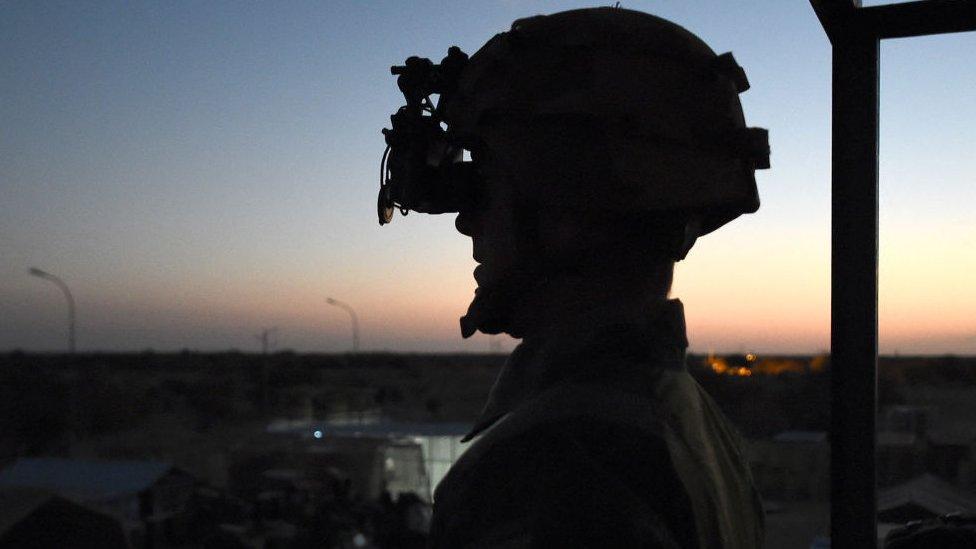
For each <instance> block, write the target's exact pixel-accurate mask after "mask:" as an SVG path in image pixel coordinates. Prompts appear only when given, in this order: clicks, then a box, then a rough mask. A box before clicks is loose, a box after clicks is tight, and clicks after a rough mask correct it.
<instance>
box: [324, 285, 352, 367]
mask: <svg viewBox="0 0 976 549" xmlns="http://www.w3.org/2000/svg"><path fill="white" fill-rule="evenodd" d="M325 301H326V303H328V304H329V305H335V306H336V307H339V308H340V309H345V311H346V312H347V313H349V318H350V320H352V352H354V353H355V352H358V351H359V319H357V318H356V311H354V310H352V307H350V306H349V305H347V304H345V303H343V302H341V301H339V300H337V299H332V298H331V297H329V298H326V300H325Z"/></svg>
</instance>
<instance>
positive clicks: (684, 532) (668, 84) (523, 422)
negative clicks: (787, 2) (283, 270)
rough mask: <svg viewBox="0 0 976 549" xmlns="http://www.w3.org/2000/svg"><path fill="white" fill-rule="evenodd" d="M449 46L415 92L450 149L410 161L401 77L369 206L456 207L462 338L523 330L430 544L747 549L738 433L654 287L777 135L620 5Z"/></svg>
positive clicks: (729, 89) (447, 490)
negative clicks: (435, 98)
mask: <svg viewBox="0 0 976 549" xmlns="http://www.w3.org/2000/svg"><path fill="white" fill-rule="evenodd" d="M461 56H463V54H461V53H460V52H459V50H458V51H454V50H453V49H452V51H451V53H450V54H449V56H448V58H446V59H445V60H444V61H443V62H442V64H441V65H440V66H439V67H438V66H433V67H432V69H431V70H435V72H434V73H433V74H436V75H437V76H436V77H431V78H430V80H429V81H430V82H433V84H430V85H429V86H428V87H427V88H424V90H425V91H433V92H437V93H441V100H440V103H439V104H438V106H437V109H436V110H434V109H433V108H432V106H431V107H430V110H429V111H425V112H429V113H430V114H431V115H432V116H434V117H437V118H435V121H436V122H440V121H443V122H445V123H446V124H447V125H448V129H449V131H448V133H447V134H445V135H446V136H445V137H444V140H445V142H446V143H448V145H444V146H443V147H442V149H446V150H448V151H449V152H447V153H445V154H444V158H446V159H447V160H446V161H444V160H442V161H441V162H439V163H438V162H434V163H431V162H430V161H429V160H423V161H421V160H416V161H415V163H413V164H411V163H410V161H408V160H405V158H407V156H405V155H404V153H403V152H402V151H404V150H406V148H405V147H406V145H405V144H404V143H405V142H404V141H401V140H400V139H401V138H402V136H403V135H405V134H406V133H407V130H405V129H404V128H407V127H408V125H407V124H406V123H405V122H404V121H403V119H401V120H398V119H397V116H398V115H401V114H402V113H407V114H409V113H410V110H409V109H410V105H411V103H410V101H411V90H412V89H413V88H411V87H410V85H411V82H414V81H416V79H414V80H411V78H412V77H411V78H407V77H404V76H402V77H401V80H400V81H399V83H400V85H401V89H402V90H404V94H405V95H406V96H407V99H408V106H407V107H404V109H407V110H406V111H404V110H401V111H400V112H398V115H395V116H394V120H393V122H394V128H393V130H387V131H386V132H387V141H388V143H389V144H390V145H391V147H392V150H391V151H390V152H389V154H390V157H389V164H388V165H387V168H386V170H387V171H386V174H387V178H386V180H385V183H384V185H383V188H382V189H381V196H380V216H381V217H380V220H381V223H383V222H384V219H385V221H389V220H390V219H391V217H392V208H393V207H394V206H396V207H400V208H401V209H403V210H405V209H408V208H407V207H409V209H414V210H416V211H421V212H426V213H442V212H447V211H459V212H460V214H459V215H458V217H457V223H456V224H457V229H458V230H459V231H460V232H461V233H463V234H465V235H467V236H470V237H471V238H472V240H473V244H474V259H475V260H476V261H477V262H478V263H480V265H479V266H478V267H477V268H476V269H475V272H474V277H475V280H476V281H477V282H478V289H477V291H476V295H475V298H474V301H473V302H472V303H471V305H470V307H469V309H468V312H467V314H466V315H465V316H464V317H463V318H462V319H461V327H462V334H463V335H464V336H465V337H468V336H470V335H472V334H473V333H474V332H475V331H476V330H480V331H482V332H484V333H487V334H497V333H503V332H504V333H508V334H510V335H512V336H513V337H516V338H521V339H522V343H521V344H520V345H519V346H518V348H516V350H515V351H514V352H513V353H512V356H511V357H510V359H509V360H508V362H507V363H506V365H505V367H504V368H503V370H502V372H501V373H500V375H499V377H498V379H497V381H496V383H495V386H494V387H493V388H492V391H491V393H490V395H489V398H488V403H487V405H486V406H485V409H484V411H483V413H482V415H481V418H480V419H479V420H478V422H477V424H476V426H475V428H474V430H473V431H472V432H471V433H470V434H469V435H468V437H467V438H468V439H471V438H473V437H478V438H476V439H475V441H474V442H473V444H472V446H471V447H470V448H469V449H468V450H467V452H466V453H465V454H464V455H463V456H462V457H461V459H460V460H459V461H458V462H457V463H456V464H455V465H454V467H452V469H451V471H450V472H449V474H448V475H447V477H446V478H445V479H444V480H443V482H442V483H441V484H440V486H439V488H438V490H437V492H436V494H435V499H434V501H435V504H434V518H433V524H432V527H431V539H430V543H431V546H433V547H438V548H440V547H444V548H453V547H530V546H532V547H536V546H539V547H573V546H587V547H634V546H649V547H758V546H761V545H762V541H763V511H762V507H761V503H760V500H759V497H758V495H757V492H756V491H755V489H754V487H753V484H752V481H751V477H750V474H749V471H748V467H747V464H746V462H745V460H744V458H743V457H742V455H741V453H740V449H739V441H738V437H737V435H736V434H735V432H734V431H733V429H732V428H731V427H730V425H729V424H728V422H727V421H726V420H725V418H724V416H722V414H721V413H720V411H719V410H718V409H717V408H716V406H715V404H714V403H713V401H712V400H711V399H710V398H709V397H708V395H706V394H705V393H704V392H703V391H702V389H701V388H700V387H699V386H698V384H697V383H696V382H695V381H694V380H693V379H692V378H691V376H690V375H689V374H688V372H687V370H686V366H685V348H686V347H687V341H686V339H685V325H684V318H683V312H682V306H681V303H680V302H679V301H677V300H669V299H668V294H669V292H670V287H671V280H672V274H673V268H674V262H675V261H676V260H680V259H682V258H684V256H685V254H686V253H687V252H688V250H689V249H690V248H691V246H692V245H693V244H694V242H695V240H696V238H698V237H699V236H701V235H704V234H706V233H708V232H710V231H713V230H715V229H716V228H718V227H720V226H721V225H723V224H725V223H727V222H729V221H731V220H732V219H734V218H736V217H738V216H739V215H741V214H742V213H748V212H753V211H755V210H756V209H757V208H758V206H759V200H758V196H757V192H756V184H755V178H754V170H755V169H757V168H765V167H768V155H769V149H768V142H767V139H766V132H765V130H761V129H754V128H746V126H745V122H744V119H743V114H742V109H741V106H740V103H739V100H738V93H739V92H742V91H744V90H745V89H747V87H748V82H747V80H746V77H745V73H744V72H743V71H742V69H741V68H739V66H738V65H737V64H736V63H735V61H734V59H733V58H732V56H731V55H730V54H725V55H721V56H717V55H716V54H715V53H714V52H713V51H712V50H711V49H710V48H709V47H708V46H707V45H706V44H705V43H703V42H702V41H701V40H699V39H698V38H697V37H695V36H694V35H693V34H691V33H690V32H688V31H686V30H685V29H683V28H681V27H679V26H677V25H675V24H673V23H670V22H668V21H665V20H662V19H660V18H657V17H653V16H651V15H647V14H644V13H640V12H635V11H630V10H624V9H616V8H596V9H585V10H574V11H568V12H563V13H557V14H553V15H549V16H539V17H532V18H528V19H522V20H519V21H516V22H515V23H514V24H513V25H512V29H511V30H510V31H509V32H506V33H501V34H499V35H497V36H495V37H494V38H493V39H492V40H490V41H489V42H488V43H487V44H486V45H485V46H484V47H483V48H481V50H479V51H478V52H477V53H476V54H475V55H474V56H472V57H471V59H470V60H467V58H466V56H465V57H463V59H462V58H461ZM412 59H413V60H408V63H407V65H406V66H405V67H401V68H395V69H394V71H395V73H396V74H411V73H410V71H411V70H412V69H411V67H413V68H417V67H420V65H421V64H422V63H420V62H418V61H416V58H412ZM422 61H426V60H422ZM461 61H464V62H463V63H461ZM411 63H413V65H411ZM427 63H429V62H427ZM462 67H463V70H462V69H461V68H462ZM398 70H399V71H401V72H396V71H398ZM417 70H418V72H415V73H412V74H414V75H416V74H419V73H420V72H422V71H420V69H417ZM425 70H426V69H425ZM438 70H439V71H440V72H436V71H438ZM451 75H454V76H456V78H455V79H454V80H452V79H451V78H450V76H451ZM414 97H417V95H416V94H414ZM419 101H420V100H419V99H415V100H414V104H418V102H419ZM428 105H429V103H428ZM403 116H406V115H405V114H403ZM398 124H399V126H398ZM410 127H414V128H416V127H419V124H418V123H414V125H413V126H410ZM398 128H399V129H398ZM432 131H433V130H432ZM435 133H436V132H435ZM413 135H415V136H416V135H420V133H419V132H415V133H414V134H413ZM432 142H433V141H428V142H426V144H425V146H426V149H423V150H426V151H428V156H427V157H426V158H429V156H430V154H429V152H430V151H433V150H435V147H433V146H432V145H431V143H432ZM415 143H416V141H415ZM450 144H460V146H463V148H465V149H468V150H470V151H471V158H472V162H471V163H462V162H459V161H458V159H457V156H458V154H457V152H456V151H455V150H452V149H451V148H450V147H451V145H450ZM398 148H399V151H400V154H397V153H398ZM414 158H415V159H416V158H420V157H419V156H417V157H414ZM472 168H473V169H472ZM391 170H392V171H391ZM424 170H427V171H426V172H424ZM417 173H425V174H426V175H425V176H424V177H427V178H429V181H433V182H434V183H431V184H430V185H429V189H428V188H427V187H425V190H424V191H423V193H421V192H420V191H418V190H417V188H419V186H414V187H410V186H409V181H411V179H410V178H411V177H416V174H417ZM391 174H392V175H391ZM404 174H406V175H404ZM459 174H460V175H459ZM448 180H450V181H451V182H452V186H451V185H448V184H447V181H448ZM397 185H400V187H397ZM403 189H409V190H403ZM461 190H463V192H461ZM384 192H385V193H387V194H386V195H384V194H383V193H384ZM411 193H413V194H411ZM425 193H426V194H425ZM421 194H423V198H418V197H419V196H420V195H421ZM397 197H400V198H399V199H398V198H397ZM445 197H453V198H445ZM384 200H386V202H384ZM411 200H412V201H413V202H411ZM452 201H453V202H452ZM384 216H385V217H384Z"/></svg>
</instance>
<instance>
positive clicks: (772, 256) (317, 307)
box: [0, 0, 976, 354]
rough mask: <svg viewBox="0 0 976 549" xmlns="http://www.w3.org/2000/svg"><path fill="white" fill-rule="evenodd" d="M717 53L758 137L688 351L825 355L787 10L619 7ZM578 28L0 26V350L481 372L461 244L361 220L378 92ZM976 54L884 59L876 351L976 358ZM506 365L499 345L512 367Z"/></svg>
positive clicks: (142, 7)
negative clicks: (469, 56)
mask: <svg viewBox="0 0 976 549" xmlns="http://www.w3.org/2000/svg"><path fill="white" fill-rule="evenodd" d="M623 4H624V7H627V8H633V9H640V10H643V11H647V12H650V13H653V14H656V15H659V16H662V17H665V18H667V19H671V20H673V21H675V22H677V23H679V24H681V25H683V26H685V27H687V28H688V29H689V30H691V31H693V32H695V33H696V34H698V35H699V36H701V37H702V38H703V39H704V40H705V41H706V42H708V43H709V44H710V45H711V46H712V47H713V48H714V49H715V50H716V51H717V52H719V53H721V52H724V51H729V50H731V51H733V52H734V53H735V56H736V59H737V60H738V61H739V63H740V64H741V65H742V66H743V67H744V68H745V69H746V71H747V72H748V74H749V79H750V81H751V83H752V89H751V90H749V91H748V92H746V93H745V94H743V95H742V100H743V106H744V108H745V111H746V118H747V121H748V122H749V124H750V125H754V126H761V127H767V128H769V129H770V140H771V143H772V150H773V155H772V164H773V169H772V170H768V171H764V172H759V173H758V180H759V188H760V195H761V198H762V201H763V205H762V208H761V209H760V210H759V212H758V213H756V214H754V215H751V216H745V217H743V218H740V219H739V220H738V221H736V222H734V223H732V224H731V225H729V226H727V227H725V228H723V229H722V230H721V231H719V232H718V233H715V234H713V235H709V236H707V237H705V238H703V239H702V240H700V241H699V243H698V245H697V246H696V248H695V249H694V250H693V251H692V252H691V254H690V256H689V258H688V259H687V260H685V261H683V262H681V263H680V264H679V266H678V269H677V277H676V283H675V287H674V296H675V297H679V298H681V299H682V301H683V302H684V303H685V307H686V313H687V317H688V326H689V338H690V340H691V348H692V350H695V351H708V350H715V351H745V350H754V351H758V352H793V353H805V352H818V351H823V350H826V349H827V347H828V340H829V337H828V329H829V307H828V304H829V201H830V193H829V137H830V120H829V112H830V111H829V109H830V48H829V45H828V42H827V40H826V38H825V37H824V35H823V32H822V30H821V29H820V26H819V24H818V22H817V20H816V17H815V16H814V14H813V12H812V10H811V9H810V7H809V5H808V3H807V2H806V1H804V0H790V1H783V0H767V1H755V2H745V1H736V2H729V1H728V0H711V1H677V0H670V1H643V2H636V1H631V2H624V3H623ZM588 5H593V4H589V3H583V2H569V1H554V2H531V1H492V2H467V1H466V2H456V1H451V2H430V1H424V2H415V1H411V2H402V1H384V2H379V1H377V2H352V1H330V2H308V3H303V2H276V3H262V4H258V3H243V2H216V1H214V2H159V3H122V2H98V3H95V2H76V1H72V2H64V3H54V2H34V1H23V2H4V3H3V4H0V51H3V52H4V53H3V55H2V56H0V350H2V349H12V348H23V349H28V350H38V351H43V350H59V349H62V348H63V347H64V341H65V327H64V325H65V322H64V316H65V305H64V300H63V298H62V296H61V295H60V293H59V292H58V290H57V289H56V288H55V287H54V286H53V285H51V284H49V283H46V282H44V281H41V280H39V279H36V278H32V277H29V276H28V275H27V268H28V267H30V266H36V267H40V268H42V269H45V270H48V271H50V272H52V273H55V274H58V275H60V276H61V277H62V278H64V279H65V280H66V281H67V282H68V284H69V285H70V286H71V288H72V290H73V291H74V294H75V298H76V300H77V302H78V322H79V327H78V345H79V348H80V349H81V350H96V349H99V350H141V349H146V348H153V349H157V350H174V349H181V348H190V349H198V350H218V349H228V348H238V349H242V350H254V349H256V348H257V347H258V342H257V341H256V340H255V338H254V334H256V333H257V332H258V331H259V330H260V329H261V327H263V326H278V327H279V329H280V338H279V345H280V347H283V348H292V349H295V350H299V351H339V350H344V349H346V348H348V346H349V339H350V337H349V323H348V318H347V317H346V316H345V313H344V312H343V311H341V310H339V309H336V308H334V307H330V306H328V305H326V303H325V298H326V296H334V297H336V298H338V299H341V300H344V301H346V302H348V303H349V304H351V305H352V306H353V307H354V308H356V310H357V311H358V313H359V317H360V320H361V324H362V343H363V347H364V348H366V349H376V350H380V349H387V350H395V351H455V350H469V351H485V350H488V348H489V341H488V338H487V337H485V336H482V335H478V336H476V337H475V338H473V339H472V340H468V341H462V340H461V338H460V335H459V331H458V326H457V319H458V316H460V314H462V313H463V311H464V310H465V307H466V305H467V303H468V301H469V299H470V297H471V295H472V291H473V289H474V281H473V279H472V278H471V269H472V268H473V266H474V263H473V261H472V260H471V259H470V257H471V248H470V241H469V240H468V239H466V238H464V237H462V236H460V235H459V234H457V233H456V232H454V230H453V216H419V215H411V216H409V217H407V218H401V217H398V218H397V219H396V220H395V222H394V223H393V225H392V226H386V227H383V228H380V227H379V226H378V225H377V223H376V218H375V214H374V209H375V193H376V185H377V174H378V164H379V159H380V154H381V153H382V150H383V141H382V136H381V135H380V133H379V130H380V128H382V127H383V126H384V125H388V122H389V119H388V117H389V115H390V113H392V112H393V111H394V110H395V109H396V108H397V107H398V106H399V105H400V104H401V96H400V95H399V93H398V91H397V88H396V85H395V81H394V79H393V78H392V77H391V76H390V74H389V65H391V64H396V63H400V62H402V61H403V59H405V58H406V57H407V56H409V55H415V54H418V55H422V56H426V57H431V58H433V59H435V60H439V59H440V58H441V57H442V56H443V55H444V53H445V52H446V50H447V47H448V46H451V45H455V44H456V45H458V46H460V47H461V48H462V49H464V50H465V51H467V52H469V53H473V52H474V51H475V50H477V48H478V47H479V46H480V45H481V44H483V43H484V42H485V41H486V40H488V39H489V38H490V37H491V36H492V35H493V34H495V33H496V32H500V31H503V30H506V29H507V28H508V27H509V25H510V24H511V22H512V20H514V19H516V18H519V17H524V16H528V15H534V14H538V13H551V12H554V11H560V10H563V9H569V8H574V7H583V6H588ZM973 51H976V35H973V34H972V33H970V34H962V35H950V36H942V37H934V38H917V39H910V40H897V41H886V42H883V45H882V59H881V62H882V82H881V90H882V100H881V187H882V190H881V231H882V240H881V310H880V322H881V348H882V351H883V352H901V353H903V354H911V353H960V354H971V353H976V284H974V283H973V282H972V278H973V277H972V274H971V273H972V272H973V271H974V270H976V213H974V212H976V175H974V174H976V155H974V154H973V153H974V152H976V128H974V122H976V94H974V92H973V90H976V70H974V68H973V65H972V52H973ZM503 345H504V347H505V348H506V349H510V348H511V347H512V345H513V342H511V341H510V340H505V341H504V342H503Z"/></svg>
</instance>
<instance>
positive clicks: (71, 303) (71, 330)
mask: <svg viewBox="0 0 976 549" xmlns="http://www.w3.org/2000/svg"><path fill="white" fill-rule="evenodd" d="M27 272H29V273H30V274H31V275H32V276H36V277H37V278H43V279H44V280H47V281H49V282H53V283H54V284H55V285H56V286H57V287H58V288H61V291H62V292H64V297H65V299H67V300H68V352H69V353H71V354H74V352H75V298H74V297H72V296H71V290H69V289H68V285H67V284H65V283H64V281H63V280H61V279H60V278H58V277H56V276H54V275H53V274H51V273H47V272H44V271H42V270H40V269H38V268H36V267H31V268H30V270H28V271H27Z"/></svg>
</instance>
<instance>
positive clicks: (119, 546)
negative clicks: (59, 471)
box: [0, 487, 129, 549]
mask: <svg viewBox="0 0 976 549" xmlns="http://www.w3.org/2000/svg"><path fill="white" fill-rule="evenodd" d="M0 547H101V548H105V549H125V548H127V547H129V544H128V542H127V541H126V536H125V532H124V531H123V530H122V524H121V523H119V521H118V519H116V518H114V517H111V516H109V515H107V514H105V513H102V512H99V511H96V510H94V509H90V508H88V507H85V506H83V505H81V504H78V503H75V502H73V501H71V500H68V499H66V498H64V497H61V496H59V495H57V494H53V493H51V492H47V491H44V490H37V489H34V488H20V487H3V488H0Z"/></svg>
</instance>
